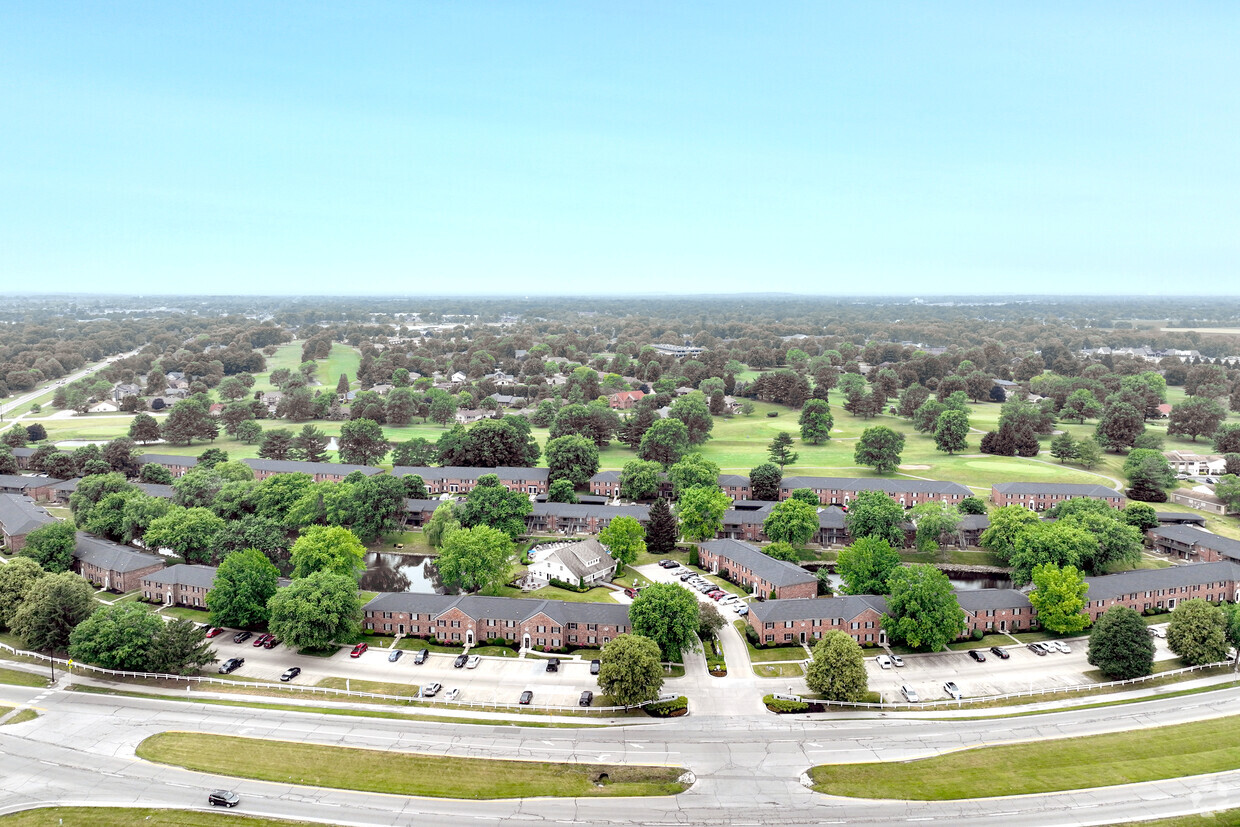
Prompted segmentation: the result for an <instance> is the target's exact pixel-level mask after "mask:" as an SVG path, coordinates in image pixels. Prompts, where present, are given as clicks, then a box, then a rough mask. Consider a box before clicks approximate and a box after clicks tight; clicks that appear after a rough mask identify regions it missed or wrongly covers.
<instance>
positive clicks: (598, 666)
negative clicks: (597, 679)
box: [590, 658, 603, 675]
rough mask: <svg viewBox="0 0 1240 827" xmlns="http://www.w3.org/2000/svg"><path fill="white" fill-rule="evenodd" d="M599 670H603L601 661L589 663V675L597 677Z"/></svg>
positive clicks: (596, 660)
mask: <svg viewBox="0 0 1240 827" xmlns="http://www.w3.org/2000/svg"><path fill="white" fill-rule="evenodd" d="M601 668H603V662H602V661H601V660H599V659H597V658H595V659H594V660H592V661H590V674H591V675H597V674H598V670H599V669H601Z"/></svg>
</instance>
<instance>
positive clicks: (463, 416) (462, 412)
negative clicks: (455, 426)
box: [456, 408, 491, 425]
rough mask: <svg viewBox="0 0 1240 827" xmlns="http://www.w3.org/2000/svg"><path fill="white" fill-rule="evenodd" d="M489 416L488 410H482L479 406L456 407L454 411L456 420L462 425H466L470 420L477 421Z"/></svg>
mask: <svg viewBox="0 0 1240 827" xmlns="http://www.w3.org/2000/svg"><path fill="white" fill-rule="evenodd" d="M490 416H491V412H490V411H484V410H482V409H481V408H458V409H457V412H456V421H457V422H459V423H461V424H462V425H468V424H469V423H471V422H479V421H481V420H483V419H487V418H488V417H490Z"/></svg>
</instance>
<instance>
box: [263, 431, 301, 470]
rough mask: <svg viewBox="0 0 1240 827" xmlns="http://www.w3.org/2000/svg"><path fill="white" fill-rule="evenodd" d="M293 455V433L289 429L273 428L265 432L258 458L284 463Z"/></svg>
mask: <svg viewBox="0 0 1240 827" xmlns="http://www.w3.org/2000/svg"><path fill="white" fill-rule="evenodd" d="M292 453H293V432H292V431H290V430H288V429H287V428H273V429H272V430H270V431H264V432H263V440H262V442H261V443H259V446H258V456H259V457H260V458H262V459H270V460H276V461H280V462H283V461H284V460H287V459H289V457H290V456H291V455H292Z"/></svg>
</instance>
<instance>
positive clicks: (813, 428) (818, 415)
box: [797, 399, 835, 445]
mask: <svg viewBox="0 0 1240 827" xmlns="http://www.w3.org/2000/svg"><path fill="white" fill-rule="evenodd" d="M797 422H798V424H799V425H800V426H801V440H802V441H803V442H808V443H809V444H810V445H820V444H822V443H823V442H825V441H826V440H828V439H830V438H831V429H832V428H833V427H835V419H834V418H833V417H832V416H831V406H830V405H828V404H827V402H826V400H824V399H810V400H807V401H806V403H805V407H803V408H801V418H800V419H799V420H798V421H797Z"/></svg>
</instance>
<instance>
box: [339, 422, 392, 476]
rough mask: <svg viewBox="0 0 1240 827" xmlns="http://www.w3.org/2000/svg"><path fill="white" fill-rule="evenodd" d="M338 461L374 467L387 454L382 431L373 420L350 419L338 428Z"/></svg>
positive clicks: (386, 444) (386, 445)
mask: <svg viewBox="0 0 1240 827" xmlns="http://www.w3.org/2000/svg"><path fill="white" fill-rule="evenodd" d="M339 445H340V449H339V453H340V461H341V462H344V463H349V464H353V465H375V464H376V463H378V462H380V461H381V460H382V459H383V457H384V455H385V454H387V452H388V443H387V440H386V439H385V438H384V436H383V429H382V428H380V427H379V423H377V422H375V421H374V420H373V419H352V420H349V421H348V422H345V423H344V424H342V425H341V426H340V440H339Z"/></svg>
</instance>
